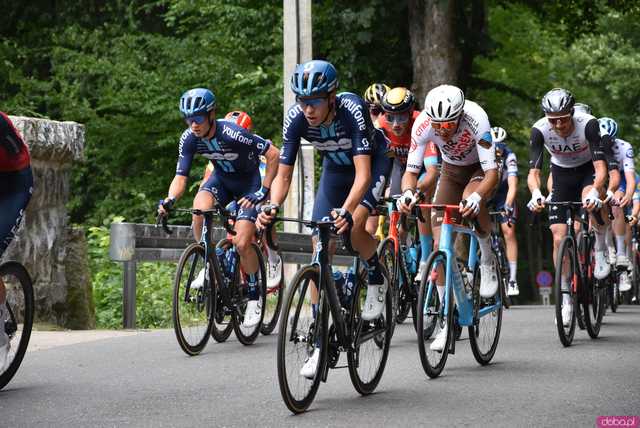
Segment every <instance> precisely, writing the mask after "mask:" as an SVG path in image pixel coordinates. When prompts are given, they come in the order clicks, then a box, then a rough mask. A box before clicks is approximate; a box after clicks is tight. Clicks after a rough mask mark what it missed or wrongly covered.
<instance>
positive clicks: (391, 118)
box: [385, 113, 409, 125]
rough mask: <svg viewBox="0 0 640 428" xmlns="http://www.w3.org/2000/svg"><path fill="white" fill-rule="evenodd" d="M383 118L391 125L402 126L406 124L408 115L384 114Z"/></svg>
mask: <svg viewBox="0 0 640 428" xmlns="http://www.w3.org/2000/svg"><path fill="white" fill-rule="evenodd" d="M385 117H386V119H387V122H389V123H391V124H393V123H397V124H399V125H402V124H403V123H407V122H408V121H409V115H408V114H405V113H400V114H397V113H395V114H394V113H387V114H385Z"/></svg>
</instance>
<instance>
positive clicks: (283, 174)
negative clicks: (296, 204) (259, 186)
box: [271, 163, 293, 205]
mask: <svg viewBox="0 0 640 428" xmlns="http://www.w3.org/2000/svg"><path fill="white" fill-rule="evenodd" d="M292 176H293V165H286V164H283V163H281V164H280V165H279V166H278V173H277V174H276V178H275V179H274V180H273V186H271V203H272V204H275V205H282V203H283V202H284V201H285V199H287V194H288V193H289V188H290V187H291V177H292Z"/></svg>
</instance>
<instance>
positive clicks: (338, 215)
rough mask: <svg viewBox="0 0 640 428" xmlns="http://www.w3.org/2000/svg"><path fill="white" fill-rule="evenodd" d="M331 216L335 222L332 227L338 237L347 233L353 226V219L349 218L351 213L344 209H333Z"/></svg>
mask: <svg viewBox="0 0 640 428" xmlns="http://www.w3.org/2000/svg"><path fill="white" fill-rule="evenodd" d="M331 216H332V217H333V219H334V220H335V222H334V225H335V227H336V229H337V232H336V233H337V234H338V235H341V234H343V233H345V232H348V231H349V230H350V229H351V227H352V226H353V217H351V213H350V212H349V211H347V210H346V209H344V208H336V209H334V210H333V211H331Z"/></svg>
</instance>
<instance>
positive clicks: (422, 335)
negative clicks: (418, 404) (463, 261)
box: [416, 251, 454, 378]
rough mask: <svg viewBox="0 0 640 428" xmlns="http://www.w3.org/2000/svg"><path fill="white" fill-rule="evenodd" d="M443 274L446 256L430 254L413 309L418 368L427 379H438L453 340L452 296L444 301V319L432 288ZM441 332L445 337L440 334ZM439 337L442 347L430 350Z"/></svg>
mask: <svg viewBox="0 0 640 428" xmlns="http://www.w3.org/2000/svg"><path fill="white" fill-rule="evenodd" d="M446 271H447V256H446V254H445V253H444V252H442V251H434V252H433V253H431V255H430V256H429V259H428V260H427V269H426V271H425V273H424V275H423V277H422V279H421V281H420V291H419V292H418V301H417V306H416V310H417V313H418V314H417V315H418V319H417V322H416V327H417V331H418V332H417V334H418V351H419V353H420V361H421V363H422V368H423V369H424V371H425V373H426V374H427V376H429V377H430V378H435V377H438V376H439V375H440V373H441V372H442V370H443V369H444V366H445V364H446V362H447V357H448V355H449V346H450V344H451V341H452V340H453V330H454V325H453V296H450V298H449V299H448V300H447V305H448V308H447V313H448V315H449V316H448V317H446V318H445V309H444V308H445V305H444V304H443V303H442V302H441V301H440V297H439V295H438V289H437V286H436V284H437V280H438V277H440V276H441V275H442V276H444V275H446ZM444 329H446V333H442V330H444ZM434 333H435V335H434ZM441 334H446V340H445V342H444V346H442V347H438V349H436V348H434V349H431V346H432V344H433V342H434V340H435V338H436V337H438V335H441Z"/></svg>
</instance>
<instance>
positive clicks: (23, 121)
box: [3, 116, 95, 328]
mask: <svg viewBox="0 0 640 428" xmlns="http://www.w3.org/2000/svg"><path fill="white" fill-rule="evenodd" d="M10 117H11V120H12V121H13V123H14V124H15V125H16V128H17V129H18V130H19V131H20V133H21V134H22V136H23V138H24V140H25V142H26V143H27V145H28V146H29V150H30V151H31V159H32V161H31V168H32V170H33V180H34V192H33V197H32V198H31V202H30V203H29V206H28V207H27V210H26V213H25V216H24V218H23V221H22V225H21V227H20V231H19V232H18V235H17V237H16V239H15V240H14V242H13V243H12V244H11V246H10V247H9V249H8V250H7V252H6V254H5V256H4V257H3V259H4V260H8V259H13V260H19V261H20V262H22V263H23V264H24V265H25V266H26V268H27V270H28V271H29V273H30V274H31V277H32V279H33V282H34V288H35V299H36V318H37V320H38V321H41V322H50V323H54V324H58V325H61V326H64V327H69V328H91V327H94V326H95V313H94V307H93V297H92V293H91V281H90V279H91V276H90V274H89V270H88V260H87V243H86V239H85V237H84V233H83V232H82V231H81V230H72V229H71V228H69V219H68V215H67V208H66V203H67V202H68V200H69V191H70V190H69V184H70V175H71V168H72V166H73V163H74V162H77V161H81V160H82V159H83V156H84V126H82V125H80V124H78V123H75V122H56V121H52V120H45V119H34V118H28V117H15V116H10Z"/></svg>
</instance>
